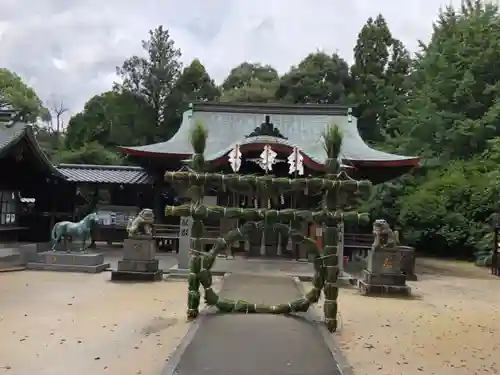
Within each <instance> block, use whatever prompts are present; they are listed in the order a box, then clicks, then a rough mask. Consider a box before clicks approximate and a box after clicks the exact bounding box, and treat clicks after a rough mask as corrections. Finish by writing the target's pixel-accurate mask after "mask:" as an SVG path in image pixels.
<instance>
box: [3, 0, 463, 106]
mask: <svg viewBox="0 0 500 375" xmlns="http://www.w3.org/2000/svg"><path fill="white" fill-rule="evenodd" d="M450 1H451V0H449V1H440V0H406V1H396V0H378V1H374V0H183V1H173V0H142V1H137V0H1V4H0V67H6V68H9V69H11V70H13V71H15V72H17V73H18V74H20V75H21V76H22V77H23V78H24V79H25V80H26V81H27V82H28V83H29V84H30V85H32V86H33V87H34V88H35V89H36V91H37V93H38V94H39V95H40V97H41V98H42V99H43V100H44V101H46V102H47V101H51V100H54V99H57V100H58V99H59V98H62V99H63V100H64V102H65V103H66V104H67V106H68V107H70V109H71V111H72V112H75V111H79V110H80V109H81V108H82V106H83V104H84V103H85V101H86V100H87V99H89V98H90V97H91V96H92V95H94V94H96V93H99V92H103V91H105V90H108V89H109V88H110V87H111V84H112V82H113V81H114V79H115V76H114V72H115V67H116V66H117V65H120V64H121V63H122V62H123V60H124V59H125V58H127V57H128V56H131V55H133V54H138V53H141V48H140V41H141V39H145V38H147V33H148V30H149V29H152V28H155V27H156V26H158V25H160V24H162V25H164V26H165V27H166V28H169V29H170V31H171V35H172V37H173V39H174V40H175V42H176V45H177V47H179V48H181V50H182V53H183V61H184V62H189V61H190V60H191V59H193V58H195V57H197V58H199V59H200V60H201V61H202V62H203V64H204V65H205V67H206V68H207V70H208V72H209V73H210V74H211V75H212V77H214V78H215V79H216V80H217V81H218V82H221V80H222V79H223V78H224V77H225V75H227V73H228V71H229V70H230V69H231V68H232V67H234V66H235V65H237V64H238V63H240V62H242V61H253V62H263V63H269V64H271V65H273V66H274V67H276V68H277V69H278V70H279V71H280V72H284V71H286V70H287V69H288V68H289V66H290V65H292V64H296V63H298V62H299V61H300V60H301V59H302V58H303V57H304V56H305V55H306V54H307V53H309V52H312V51H315V50H316V49H319V50H324V51H326V52H335V51H337V52H338V53H339V54H340V55H341V56H342V57H344V58H345V59H347V60H349V61H350V60H351V59H352V48H353V46H354V43H355V40H356V36H357V33H358V32H359V30H360V28H361V26H362V25H363V23H365V22H366V19H367V18H368V17H370V16H373V17H375V16H376V15H377V14H378V13H382V14H383V15H384V16H385V17H386V19H387V20H388V22H389V25H390V28H391V31H392V33H393V35H394V36H395V37H397V38H399V39H401V40H402V41H403V42H404V43H405V44H406V46H407V47H408V48H409V49H410V50H412V51H414V50H415V48H416V41H417V39H424V40H426V39H428V38H429V36H430V33H431V29H432V21H433V20H434V19H435V18H436V15H437V14H438V11H439V8H440V6H442V5H443V4H444V5H446V4H449V3H450ZM453 2H454V3H457V2H459V1H458V0H457V1H455V0H453ZM51 98H52V99H51Z"/></svg>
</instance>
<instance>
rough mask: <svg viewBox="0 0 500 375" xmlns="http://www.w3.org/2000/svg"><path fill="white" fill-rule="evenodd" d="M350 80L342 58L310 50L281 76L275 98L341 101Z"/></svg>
mask: <svg viewBox="0 0 500 375" xmlns="http://www.w3.org/2000/svg"><path fill="white" fill-rule="evenodd" d="M350 84H351V80H350V77H349V66H348V64H347V62H346V61H345V60H344V59H342V58H341V57H340V56H338V55H337V54H333V55H328V54H326V53H324V52H316V53H311V54H309V55H308V56H307V57H306V58H305V59H304V60H302V61H301V62H300V63H299V65H298V66H293V67H292V68H291V69H290V71H289V72H288V73H286V74H285V75H284V76H283V77H281V79H280V83H279V87H278V89H277V91H276V99H278V100H280V101H284V102H287V103H318V104H334V103H342V102H345V100H346V97H347V94H348V91H349V88H350Z"/></svg>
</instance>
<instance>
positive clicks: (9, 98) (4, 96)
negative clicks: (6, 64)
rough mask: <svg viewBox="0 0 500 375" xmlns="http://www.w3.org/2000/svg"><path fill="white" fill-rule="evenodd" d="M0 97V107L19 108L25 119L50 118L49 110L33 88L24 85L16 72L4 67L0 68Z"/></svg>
mask: <svg viewBox="0 0 500 375" xmlns="http://www.w3.org/2000/svg"><path fill="white" fill-rule="evenodd" d="M0 97H1V102H0V108H6V107H13V108H14V109H16V110H20V111H21V113H22V115H23V120H25V121H28V122H35V121H36V120H37V119H41V120H43V121H48V120H49V119H50V113H49V111H48V110H47V108H45V107H44V105H43V103H42V101H41V100H40V98H39V97H38V95H37V94H36V92H35V90H34V89H33V88H31V87H29V86H28V85H26V84H25V83H24V82H23V80H22V79H21V77H19V76H18V75H17V74H15V73H13V72H11V71H9V70H7V69H4V68H0Z"/></svg>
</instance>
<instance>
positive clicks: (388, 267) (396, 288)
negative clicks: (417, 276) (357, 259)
mask: <svg viewBox="0 0 500 375" xmlns="http://www.w3.org/2000/svg"><path fill="white" fill-rule="evenodd" d="M358 287H359V289H360V291H361V293H362V294H363V295H367V294H401V295H406V296H408V295H409V294H410V292H411V289H410V287H409V286H407V285H406V276H405V275H404V274H403V273H402V272H401V256H400V253H399V251H398V250H397V249H396V248H393V249H379V250H376V251H373V250H372V251H371V252H370V253H369V254H368V258H367V267H366V269H365V270H363V274H362V277H361V279H360V280H359V281H358Z"/></svg>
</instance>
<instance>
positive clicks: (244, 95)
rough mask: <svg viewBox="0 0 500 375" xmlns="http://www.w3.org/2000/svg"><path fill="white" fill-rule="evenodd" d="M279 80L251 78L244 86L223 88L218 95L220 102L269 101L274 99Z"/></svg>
mask: <svg viewBox="0 0 500 375" xmlns="http://www.w3.org/2000/svg"><path fill="white" fill-rule="evenodd" d="M278 86H279V82H278V81H271V82H265V81H261V80H259V79H256V78H255V79H252V80H250V82H248V83H247V84H246V85H245V86H241V87H235V88H232V89H229V90H225V91H224V92H223V94H222V96H221V97H220V101H221V102H232V103H241V102H242V103H269V102H274V101H276V98H275V96H276V90H277V89H278Z"/></svg>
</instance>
